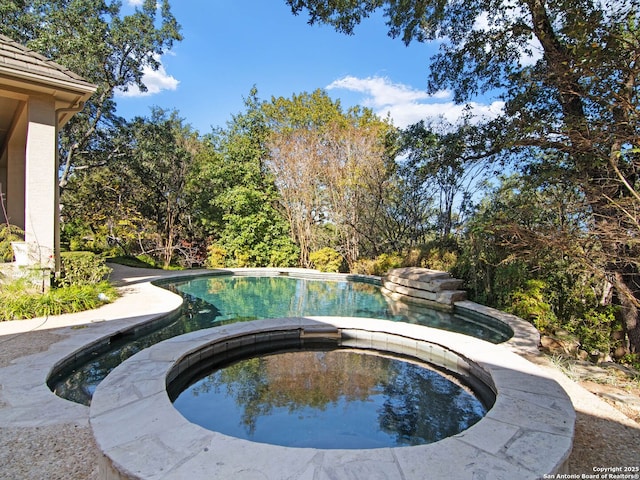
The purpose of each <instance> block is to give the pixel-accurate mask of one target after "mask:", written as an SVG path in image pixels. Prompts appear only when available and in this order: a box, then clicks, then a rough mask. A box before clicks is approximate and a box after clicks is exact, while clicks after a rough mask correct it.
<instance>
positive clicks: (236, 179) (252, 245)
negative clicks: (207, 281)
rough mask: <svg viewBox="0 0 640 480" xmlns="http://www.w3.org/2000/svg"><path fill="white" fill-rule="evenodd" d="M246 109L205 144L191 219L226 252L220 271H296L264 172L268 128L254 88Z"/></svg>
mask: <svg viewBox="0 0 640 480" xmlns="http://www.w3.org/2000/svg"><path fill="white" fill-rule="evenodd" d="M245 107H246V111H245V112H243V113H240V114H237V115H235V116H234V117H233V119H232V120H231V121H230V122H229V123H228V125H227V128H226V129H217V130H215V131H214V132H212V133H211V134H210V135H208V136H207V137H206V138H205V139H204V143H203V148H202V150H201V151H200V152H199V154H198V155H197V156H196V161H195V164H194V168H193V172H192V175H191V177H190V181H189V183H188V187H189V189H190V190H191V191H192V192H193V196H192V198H193V201H192V204H193V205H194V210H195V211H194V212H193V214H192V218H193V220H194V221H195V222H197V223H198V224H199V225H200V228H201V230H202V235H204V236H206V237H210V238H211V239H212V240H213V244H214V245H216V246H217V247H219V248H221V249H222V250H224V251H225V255H224V262H225V265H224V266H227V267H240V266H253V267H266V266H297V265H298V260H299V250H298V247H297V246H296V244H295V243H294V241H293V240H292V239H291V238H290V236H289V231H290V229H289V224H288V223H287V221H286V219H285V218H284V217H283V215H282V213H281V212H280V211H279V210H278V209H277V202H278V192H277V190H276V188H275V186H274V179H273V177H272V176H271V175H270V174H269V173H268V172H267V170H266V168H264V163H265V161H266V157H267V150H266V139H267V135H268V128H267V125H266V119H265V117H264V114H263V112H262V110H261V107H260V101H259V99H258V97H257V90H256V89H255V88H254V89H252V91H251V93H250V96H249V97H248V98H247V99H245ZM220 260H221V259H220V258H218V259H217V260H216V261H217V262H218V261H220Z"/></svg>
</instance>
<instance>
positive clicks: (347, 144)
mask: <svg viewBox="0 0 640 480" xmlns="http://www.w3.org/2000/svg"><path fill="white" fill-rule="evenodd" d="M262 110H263V112H264V115H265V117H266V120H267V122H268V126H269V129H270V136H269V138H268V143H267V146H268V149H269V155H268V160H267V162H266V167H267V168H268V169H269V171H270V172H271V173H272V174H273V176H274V180H275V185H276V187H277V188H278V192H279V195H280V198H279V203H280V205H281V207H282V210H283V211H284V213H285V215H286V217H287V220H288V222H289V224H290V228H291V235H292V238H293V240H294V241H295V242H296V244H297V245H298V246H299V248H300V253H301V258H300V263H301V264H302V266H308V265H309V253H310V252H311V251H313V250H318V249H320V248H322V247H327V246H331V247H335V248H337V250H339V251H340V253H341V254H342V255H343V257H344V258H345V260H346V262H347V264H348V265H349V267H352V265H353V263H354V262H355V260H356V259H357V258H358V257H359V256H360V255H361V254H362V252H361V250H363V249H364V248H369V249H375V244H376V243H375V242H374V239H375V238H376V235H375V230H373V231H372V228H373V227H375V226H376V225H378V223H377V222H375V221H372V220H373V219H374V218H375V217H376V216H377V215H378V214H379V211H380V205H381V203H382V202H383V200H384V195H385V190H386V186H387V184H388V181H389V178H390V176H391V174H392V172H393V169H394V166H393V162H391V155H390V153H391V149H390V144H389V138H390V136H391V134H392V132H393V131H394V129H393V127H392V126H391V125H389V124H388V123H387V122H384V121H382V120H380V119H379V118H377V117H376V116H375V115H374V114H373V113H372V112H371V111H370V110H368V109H359V108H356V109H351V110H349V111H347V112H344V111H343V110H342V108H341V106H340V103H339V102H334V101H333V100H331V98H329V96H328V95H327V93H326V92H324V91H321V90H316V91H314V92H312V93H302V94H299V95H294V96H293V97H292V98H288V99H285V98H282V97H280V98H273V99H272V100H271V102H265V103H263V105H262Z"/></svg>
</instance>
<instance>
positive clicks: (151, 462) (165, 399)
mask: <svg viewBox="0 0 640 480" xmlns="http://www.w3.org/2000/svg"><path fill="white" fill-rule="evenodd" d="M325 341H333V342H335V343H336V344H337V345H338V346H340V347H343V348H351V349H358V350H368V351H375V352H378V353H379V352H382V353H383V354H394V355H400V356H403V357H408V358H411V359H415V360H417V361H421V362H428V363H431V364H434V365H437V366H438V367H440V368H443V369H446V370H447V371H450V372H453V373H455V374H456V375H457V376H459V377H460V378H464V379H465V381H466V382H467V383H468V384H469V385H472V386H473V390H474V391H475V392H478V394H479V396H480V392H481V391H482V389H483V388H484V391H485V393H486V394H487V395H488V396H489V397H491V398H493V404H492V406H491V408H490V409H489V411H488V412H487V413H486V415H485V416H484V417H483V418H482V419H480V420H479V421H478V422H477V423H476V424H474V425H473V426H471V427H469V428H467V429H466V430H463V431H461V432H460V433H458V434H455V435H453V436H449V437H447V438H444V439H442V440H440V441H437V442H432V443H429V444H424V445H413V446H402V447H381V448H369V449H358V448H356V449H344V448H342V449H321V448H292V447H283V446H280V445H273V444H267V443H258V442H253V441H248V440H245V439H242V438H237V437H235V436H229V435H225V434H223V433H220V432H217V431H212V430H208V429H205V428H202V427H201V426H199V425H195V424H193V423H191V422H189V421H188V420H187V419H185V418H184V416H182V415H181V414H180V413H179V412H178V411H177V410H176V409H175V408H174V406H173V404H172V403H171V391H172V390H173V388H174V387H175V386H176V385H180V384H181V383H182V381H183V380H184V378H185V376H187V377H188V376H190V375H193V372H194V370H199V369H200V368H201V367H203V366H207V365H208V367H209V368H210V367H215V366H217V365H220V364H223V363H228V362H234V361H236V360H237V359H240V358H246V357H247V356H249V357H258V356H261V355H265V354H268V353H270V352H273V351H277V350H278V349H281V348H292V347H291V345H292V344H295V343H297V344H298V345H299V348H303V347H304V348H307V347H311V348H313V347H314V346H317V345H318V344H319V343H323V342H325ZM178 390H180V389H179V388H178ZM483 398H484V397H483ZM90 421H91V426H92V429H93V433H94V437H95V440H96V443H97V445H98V448H99V449H100V450H101V451H102V455H101V456H100V459H99V461H100V466H99V467H100V471H101V472H102V475H103V476H104V478H109V479H112V480H119V479H134V478H135V479H138V480H142V479H149V480H151V479H157V478H163V479H166V480H169V479H176V480H177V479H184V478H190V479H203V480H204V479H211V478H217V479H228V478H243V479H249V478H255V479H258V478H270V479H285V478H286V479H288V480H296V479H299V480H302V479H310V478H332V479H336V480H348V479H354V478H402V479H404V480H424V479H425V478H456V479H458V478H459V479H463V478H468V479H471V478H480V477H482V478H484V477H486V478H489V477H491V478H493V477H495V478H505V479H506V478H509V479H511V478H517V479H522V480H528V479H531V480H533V479H538V478H542V477H543V476H551V475H555V474H557V473H566V464H565V462H566V460H567V458H568V456H569V453H570V452H571V445H572V438H573V429H574V422H575V411H574V409H573V406H572V405H571V401H570V399H569V397H568V396H567V394H566V392H565V391H564V390H563V389H562V387H561V386H560V385H559V384H557V383H556V382H555V381H554V380H553V378H552V377H550V376H549V375H548V374H547V373H546V372H545V371H543V370H542V369H540V368H539V367H536V366H535V365H533V364H531V363H530V362H528V361H526V360H524V359H523V358H521V357H519V356H518V355H516V354H515V353H513V352H511V351H509V350H507V349H506V348H504V347H502V346H497V345H492V344H490V343H488V342H483V341H480V340H478V339H475V338H472V337H469V336H465V335H461V334H457V333H451V332H446V331H443V330H437V329H432V328H428V327H423V326H418V325H410V324H407V323H404V322H391V321H385V320H376V319H366V320H364V321H363V320H362V319H361V318H345V317H313V318H311V317H305V318H280V319H267V320H258V321H255V322H247V323H239V324H234V325H228V326H224V327H221V328H211V329H207V330H202V331H198V332H192V333H188V334H186V335H182V336H179V337H175V338H172V339H169V340H166V341H164V342H160V343H159V344H157V345H154V346H152V347H150V348H148V349H145V350H144V351H142V352H139V353H138V354H136V355H135V356H133V357H132V358H130V359H128V360H126V361H125V362H123V363H122V364H121V365H119V366H118V367H117V368H116V369H114V371H113V372H112V373H111V374H110V375H109V376H108V377H107V378H106V379H105V381H104V382H102V383H101V384H100V385H99V387H98V388H97V390H96V394H95V397H94V399H93V402H92V405H91V409H90Z"/></svg>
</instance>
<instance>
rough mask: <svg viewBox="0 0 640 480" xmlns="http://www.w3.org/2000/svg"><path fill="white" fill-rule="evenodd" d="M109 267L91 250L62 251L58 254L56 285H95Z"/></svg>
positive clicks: (108, 270)
mask: <svg viewBox="0 0 640 480" xmlns="http://www.w3.org/2000/svg"><path fill="white" fill-rule="evenodd" d="M109 273H111V269H110V268H109V267H107V265H106V264H105V261H104V259H103V258H102V257H99V256H98V255H96V254H95V253H92V252H64V253H62V254H61V255H60V279H59V282H58V286H71V285H95V284H97V283H100V282H101V281H102V280H103V279H104V278H105V277H106V276H107V275H108V274H109Z"/></svg>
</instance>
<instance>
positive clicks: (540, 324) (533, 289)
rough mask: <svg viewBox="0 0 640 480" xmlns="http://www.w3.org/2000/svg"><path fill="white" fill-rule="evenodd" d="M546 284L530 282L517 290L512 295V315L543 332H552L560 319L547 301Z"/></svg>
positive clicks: (540, 281) (509, 309) (538, 281)
mask: <svg viewBox="0 0 640 480" xmlns="http://www.w3.org/2000/svg"><path fill="white" fill-rule="evenodd" d="M545 288H546V284H545V283H544V282H543V281H542V280H529V281H527V282H526V284H525V287H524V288H521V289H518V290H516V291H515V292H514V293H513V294H512V295H511V306H510V307H509V308H508V309H507V310H508V311H509V312H510V313H513V314H514V315H517V316H519V317H520V318H523V319H525V320H528V321H529V322H531V323H533V324H534V325H535V326H536V328H537V329H538V330H540V331H541V332H551V331H552V330H553V329H554V327H555V326H557V324H558V319H557V318H556V316H555V314H554V313H553V311H552V309H551V305H550V304H549V303H547V302H546V301H545V294H544V289H545Z"/></svg>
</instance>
